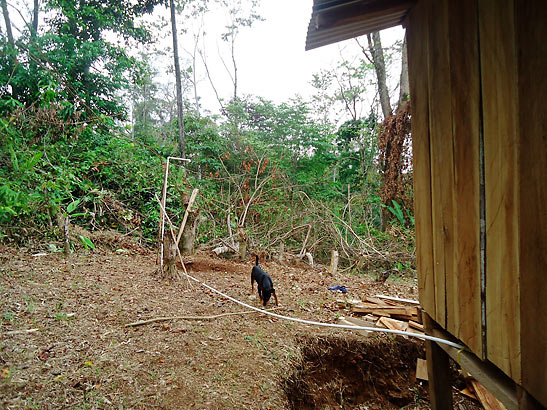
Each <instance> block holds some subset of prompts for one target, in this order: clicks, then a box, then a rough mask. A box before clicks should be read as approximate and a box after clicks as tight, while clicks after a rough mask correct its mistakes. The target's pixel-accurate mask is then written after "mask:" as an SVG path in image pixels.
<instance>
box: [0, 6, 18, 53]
mask: <svg viewBox="0 0 547 410" xmlns="http://www.w3.org/2000/svg"><path fill="white" fill-rule="evenodd" d="M0 3H2V14H3V15H4V22H5V23H6V32H7V33H8V43H9V44H10V45H11V46H12V47H14V46H15V41H14V39H13V32H12V31H11V21H10V18H9V12H8V3H7V2H6V0H1V1H0Z"/></svg>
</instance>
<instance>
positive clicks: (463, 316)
mask: <svg viewBox="0 0 547 410" xmlns="http://www.w3.org/2000/svg"><path fill="white" fill-rule="evenodd" d="M464 3H465V4H462V5H460V4H459V3H458V4H457V5H456V4H454V3H453V2H449V1H448V0H440V1H433V0H425V1H421V2H419V3H418V4H417V5H416V6H415V7H414V8H413V10H412V12H411V14H410V15H409V24H408V30H409V32H408V47H409V70H410V72H409V74H410V76H409V77H410V85H411V96H412V110H413V111H412V140H413V155H414V164H413V165H414V195H415V198H414V200H415V212H416V214H415V220H416V246H417V255H418V259H417V265H418V284H419V288H420V302H421V304H422V306H423V308H424V310H425V311H426V312H427V313H428V314H429V315H430V316H431V317H432V318H434V319H435V321H436V322H437V323H439V324H441V325H442V326H443V327H445V328H446V329H447V330H449V331H450V332H451V333H452V334H454V335H455V336H457V337H458V338H459V339H460V340H462V341H463V342H464V343H466V344H467V345H468V346H469V347H470V348H471V349H472V350H473V351H474V352H475V354H477V355H478V356H481V355H482V341H481V317H480V308H481V299H480V265H479V263H480V259H479V250H480V249H479V234H480V219H479V218H480V217H479V126H480V124H479V108H480V107H479V57H478V41H477V37H478V28H477V15H476V0H466V1H465V2H464ZM468 24H471V25H472V26H473V27H474V30H470V29H469V27H468ZM469 85H470V86H473V87H474V90H473V89H472V88H471V87H468V86H469ZM462 90H463V93H462Z"/></svg>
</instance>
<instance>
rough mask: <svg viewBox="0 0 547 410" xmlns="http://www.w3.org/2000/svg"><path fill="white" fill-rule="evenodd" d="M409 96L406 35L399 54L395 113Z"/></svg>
mask: <svg viewBox="0 0 547 410" xmlns="http://www.w3.org/2000/svg"><path fill="white" fill-rule="evenodd" d="M409 95H410V86H409V84H408V57H407V48H406V34H405V38H404V40H403V49H402V53H401V78H400V80H399V102H398V103H397V112H398V111H399V110H400V109H401V108H402V107H403V105H404V103H406V102H407V101H408V96H409Z"/></svg>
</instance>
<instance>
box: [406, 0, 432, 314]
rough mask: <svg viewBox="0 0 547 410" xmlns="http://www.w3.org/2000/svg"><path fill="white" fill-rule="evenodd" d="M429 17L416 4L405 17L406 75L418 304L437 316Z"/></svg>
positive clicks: (426, 12) (424, 8) (419, 3)
mask: <svg viewBox="0 0 547 410" xmlns="http://www.w3.org/2000/svg"><path fill="white" fill-rule="evenodd" d="M428 27H429V14H428V8H427V4H426V2H424V1H421V2H418V3H417V4H416V6H414V8H413V9H412V10H411V12H410V14H409V16H408V28H407V45H408V74H409V83H410V95H411V103H412V104H411V110H412V157H413V162H412V166H413V168H414V219H415V226H416V229H415V231H416V264H417V270H418V289H419V299H420V304H421V305H422V307H423V309H424V310H425V311H426V312H427V313H428V314H429V315H431V316H432V317H436V309H435V307H436V303H435V272H434V265H433V240H432V237H433V228H432V219H431V206H432V205H431V200H432V199H431V170H430V162H431V161H430V147H429V138H430V137H429V81H428V80H429V78H428V75H427V61H428V60H427V56H428V49H429V38H428V32H429V28H428Z"/></svg>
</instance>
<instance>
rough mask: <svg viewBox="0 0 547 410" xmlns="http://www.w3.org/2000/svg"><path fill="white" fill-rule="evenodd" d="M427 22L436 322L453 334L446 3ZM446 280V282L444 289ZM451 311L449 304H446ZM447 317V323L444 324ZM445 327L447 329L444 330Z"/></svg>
mask: <svg viewBox="0 0 547 410" xmlns="http://www.w3.org/2000/svg"><path fill="white" fill-rule="evenodd" d="M428 6H429V9H430V11H431V15H432V16H435V18H432V19H430V21H429V56H428V71H427V75H428V82H429V84H431V86H430V87H429V132H430V134H429V135H430V140H429V141H430V155H431V159H430V161H431V196H432V202H433V207H432V211H433V215H432V220H433V258H434V259H433V263H434V274H435V305H436V319H437V322H438V323H439V324H440V325H442V326H443V327H445V328H448V329H449V330H453V323H454V322H453V311H452V310H451V312H450V313H451V314H450V315H447V313H448V312H447V303H446V302H447V295H450V296H452V295H453V293H452V284H453V281H452V280H451V279H452V275H453V273H454V269H453V267H454V264H453V259H452V256H453V251H454V231H453V209H452V208H453V195H452V194H453V183H454V174H453V171H454V166H453V151H452V111H451V109H450V108H451V103H450V95H451V90H450V62H449V59H448V30H447V24H446V23H447V18H448V0H438V1H437V0H435V1H429V2H428ZM447 277H448V278H449V279H450V281H449V288H450V289H447ZM450 307H452V303H450ZM447 316H450V320H447ZM447 324H448V325H450V328H452V329H450V328H449V327H447Z"/></svg>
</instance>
